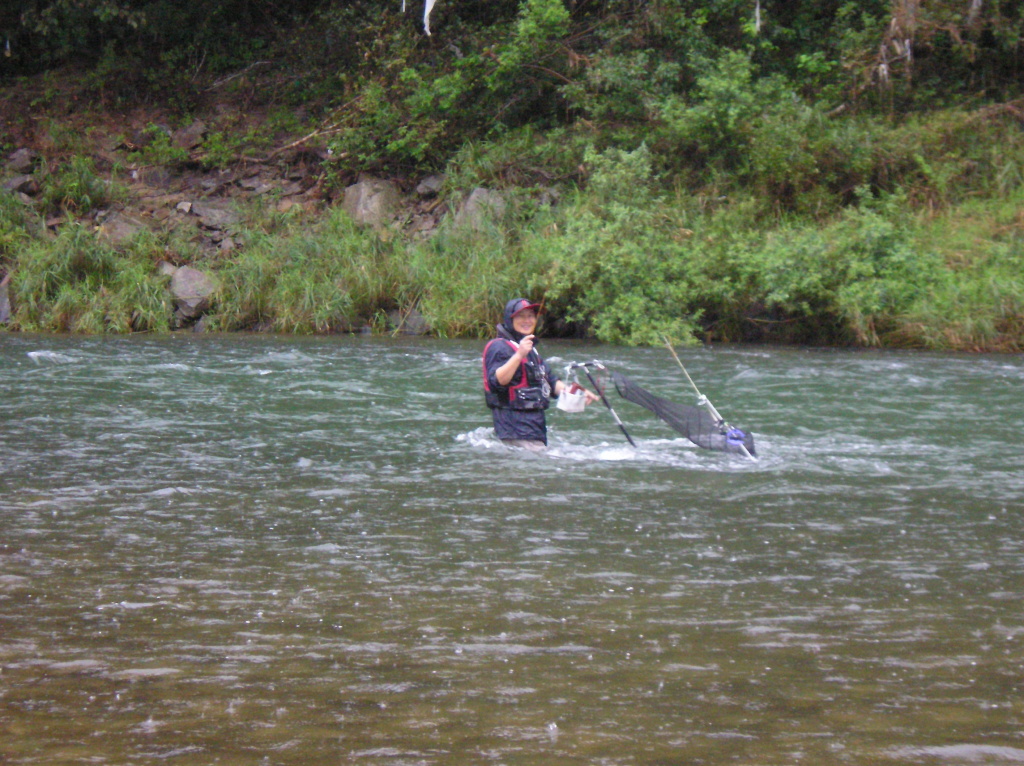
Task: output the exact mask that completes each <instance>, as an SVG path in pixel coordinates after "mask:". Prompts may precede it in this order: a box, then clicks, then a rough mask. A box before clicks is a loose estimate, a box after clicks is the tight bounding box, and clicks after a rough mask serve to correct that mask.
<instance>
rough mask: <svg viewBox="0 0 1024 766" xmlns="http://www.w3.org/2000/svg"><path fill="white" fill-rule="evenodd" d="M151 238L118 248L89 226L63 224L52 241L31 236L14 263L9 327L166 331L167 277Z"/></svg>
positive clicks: (168, 327) (95, 331)
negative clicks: (159, 266) (160, 270)
mask: <svg viewBox="0 0 1024 766" xmlns="http://www.w3.org/2000/svg"><path fill="white" fill-rule="evenodd" d="M154 265H155V262H154V260H153V241H152V239H151V238H148V237H145V236H142V237H138V238H136V240H135V241H134V242H133V243H132V244H131V245H130V246H129V247H128V249H126V250H124V251H122V252H118V251H116V250H114V249H113V248H112V247H110V245H108V244H107V243H105V242H104V241H103V240H101V239H100V238H99V237H98V236H97V235H96V233H95V232H93V231H92V230H91V229H90V228H88V227H85V226H80V225H68V226H65V227H63V228H62V230H61V233H60V234H59V235H58V237H57V238H56V239H55V240H53V241H52V242H51V241H49V240H47V239H45V238H42V239H36V240H34V241H32V242H31V243H30V244H29V245H28V246H26V247H24V248H23V249H21V250H20V252H19V253H18V254H17V257H16V259H15V260H14V263H13V266H12V269H11V271H12V285H13V290H12V296H11V300H12V305H13V310H14V314H13V327H14V329H18V330H26V331H35V332H75V333H105V332H115V333H126V332H153V331H160V330H168V329H170V326H171V324H170V323H171V312H172V309H171V305H170V297H169V294H168V292H167V282H168V279H167V277H161V276H159V275H158V274H157V272H156V269H155V267H154Z"/></svg>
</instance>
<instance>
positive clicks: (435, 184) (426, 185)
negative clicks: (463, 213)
mask: <svg viewBox="0 0 1024 766" xmlns="http://www.w3.org/2000/svg"><path fill="white" fill-rule="evenodd" d="M442 186H444V176H443V175H432V176H427V177H426V178H424V179H423V180H422V181H420V182H419V184H418V185H417V186H416V193H417V194H418V195H420V196H421V197H436V196H437V195H438V194H440V193H441V187H442Z"/></svg>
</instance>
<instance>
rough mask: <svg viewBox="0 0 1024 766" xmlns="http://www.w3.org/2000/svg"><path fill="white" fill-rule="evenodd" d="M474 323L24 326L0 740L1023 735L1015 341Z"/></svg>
mask: <svg viewBox="0 0 1024 766" xmlns="http://www.w3.org/2000/svg"><path fill="white" fill-rule="evenodd" d="M481 347H482V344H481V343H474V342H464V341H447V340H426V339H419V340H408V339H380V338H367V337H358V336H356V337H331V338H309V339H304V338H292V337H265V336H244V335H234V336H230V337H225V336H184V335H175V336H172V337H156V338H152V337H151V338H138V337H118V338H66V337H51V336H25V335H0V762H3V763H10V764H43V763H45V764H97V763H103V764H133V763H169V764H190V765H191V764H211V763H221V764H239V765H243V764H244V765H247V764H254V765H255V764H304V765H314V766H315V765H318V764H342V763H344V764H349V763H351V764H366V765H367V766H376V765H381V766H384V765H385V764H386V765H387V766H405V765H407V764H409V765H411V764H429V765H433V764H456V765H461V764H485V765H486V764H509V765H512V764H516V765H519V764H545V765H547V764H559V765H561V764H608V765H611V764H630V765H652V766H653V765H655V764H658V765H667V764H740V765H741V766H766V765H767V766H770V765H772V764H779V765H782V764H801V763H804V764H815V765H817V764H851V765H858V766H859V765H861V764H864V765H868V764H870V765H877V764H894V765H895V764H941V765H943V766H950V765H953V764H979V763H980V764H1004V763H1007V764H1013V763H1022V762H1024V465H1022V452H1024V450H1022V445H1024V436H1022V435H1024V394H1022V391H1024V359H1022V358H1021V357H1019V356H966V355H938V354H922V353H882V352H864V351H860V352H854V351H815V350H802V349H777V348H754V347H738V348H733V347H720V348H714V349H695V350H683V351H682V353H681V355H682V358H683V360H684V362H685V363H686V366H687V369H688V370H689V372H690V374H691V375H692V376H693V378H694V380H695V381H696V383H697V384H698V385H699V386H700V387H701V389H702V391H703V392H704V393H705V394H707V395H708V396H709V397H710V398H711V400H712V401H713V402H714V403H715V405H716V406H717V407H718V409H719V410H720V411H721V412H722V414H723V415H724V416H725V417H726V418H728V419H729V420H730V421H731V422H733V423H734V424H735V425H739V426H741V427H745V428H747V429H749V430H751V431H753V432H754V434H755V438H756V440H757V449H758V453H759V456H760V459H759V460H758V461H757V462H753V461H748V460H745V459H743V458H741V457H736V456H730V455H725V454H721V453H713V452H707V451H702V450H699V449H697V448H695V447H694V446H693V445H691V444H690V443H689V442H687V441H686V440H685V439H683V438H682V437H680V436H679V435H678V434H676V433H675V432H673V431H671V430H670V429H669V428H668V427H667V426H665V425H664V424H663V423H661V422H660V421H658V420H656V419H654V418H653V416H651V415H650V413H648V412H647V411H646V410H643V409H641V408H639V407H637V406H635V405H633V404H630V403H628V402H626V401H624V400H621V399H618V398H617V397H616V396H615V395H614V394H612V399H611V401H612V403H613V405H614V406H615V408H616V410H617V412H618V413H619V415H620V416H621V417H622V419H623V421H624V422H625V424H626V427H627V428H628V429H629V431H630V433H631V435H632V436H633V437H634V439H635V440H636V442H637V444H638V448H637V449H636V450H634V449H633V448H631V447H630V446H629V445H628V444H627V443H626V441H625V439H624V438H623V436H622V434H621V433H620V432H619V431H618V429H617V428H616V426H615V423H614V421H613V420H612V418H611V417H610V415H609V413H608V412H607V411H606V410H605V409H604V408H603V407H601V406H591V407H588V408H587V411H586V412H585V413H582V414H567V413H562V412H557V411H554V410H553V411H552V412H551V414H550V416H549V424H550V426H551V441H552V447H551V449H550V451H549V452H548V453H547V454H533V453H529V452H524V451H514V450H509V449H507V448H505V447H504V446H503V445H501V444H500V443H499V442H497V441H496V440H495V438H494V437H493V435H492V433H491V431H490V427H489V422H490V420H489V414H488V413H487V411H486V409H485V408H484V405H483V397H482V393H481V391H480V367H479V365H480V362H479V354H480V349H481ZM540 348H541V350H542V351H543V352H545V353H546V355H547V356H548V357H549V359H553V361H554V366H555V367H556V368H561V367H562V366H564V363H565V362H568V361H571V360H584V359H592V358H598V359H600V360H602V361H603V362H605V364H607V365H608V366H609V367H610V368H613V369H617V370H620V371H622V372H624V373H626V374H627V375H629V376H630V377H631V378H633V379H634V380H636V381H637V382H638V383H640V384H641V385H643V386H645V387H646V388H648V389H650V390H651V391H652V392H654V393H657V394H660V395H661V396H664V397H666V398H670V399H674V400H677V401H680V402H683V403H692V402H693V401H694V396H693V394H692V391H691V390H690V389H689V386H688V384H687V383H686V382H685V378H683V377H682V373H681V372H680V370H679V368H678V366H676V364H675V362H674V361H673V360H672V358H671V356H670V355H669V354H668V352H667V350H666V349H623V348H614V347H606V346H597V345H592V344H578V343H577V344H574V343H570V342H556V341H553V340H544V341H542V342H541V344H540Z"/></svg>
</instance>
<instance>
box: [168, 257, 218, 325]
mask: <svg viewBox="0 0 1024 766" xmlns="http://www.w3.org/2000/svg"><path fill="white" fill-rule="evenodd" d="M215 292H217V283H216V282H214V280H213V279H212V278H211V277H210V276H209V275H207V274H204V273H203V272H202V271H199V269H194V268H192V267H191V266H182V267H181V268H180V269H178V270H177V271H175V272H174V276H172V277H171V297H172V298H173V300H174V303H175V305H176V306H177V315H178V316H179V318H183V319H185V320H192V319H196V318H198V317H200V316H202V315H203V314H204V313H205V312H206V311H208V310H209V308H210V299H211V298H212V297H213V294H214V293H215Z"/></svg>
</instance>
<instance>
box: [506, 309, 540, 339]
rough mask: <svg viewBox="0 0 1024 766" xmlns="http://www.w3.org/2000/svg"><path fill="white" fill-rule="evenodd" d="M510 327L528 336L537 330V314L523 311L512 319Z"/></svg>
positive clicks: (531, 310) (531, 311) (529, 310)
mask: <svg viewBox="0 0 1024 766" xmlns="http://www.w3.org/2000/svg"><path fill="white" fill-rule="evenodd" d="M512 326H513V327H514V328H515V331H516V332H518V333H520V334H522V335H530V334H531V333H533V331H534V330H536V329H537V312H536V311H534V310H533V309H523V310H522V311H520V312H519V313H518V314H516V315H515V316H514V317H512Z"/></svg>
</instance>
